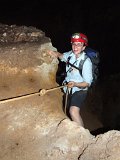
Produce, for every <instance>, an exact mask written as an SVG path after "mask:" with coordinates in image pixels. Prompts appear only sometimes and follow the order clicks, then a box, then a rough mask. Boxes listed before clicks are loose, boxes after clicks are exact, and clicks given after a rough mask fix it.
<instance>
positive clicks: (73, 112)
mask: <svg viewBox="0 0 120 160" xmlns="http://www.w3.org/2000/svg"><path fill="white" fill-rule="evenodd" d="M79 112H80V109H79V108H78V107H75V106H72V107H70V110H69V113H70V115H71V116H72V117H75V116H76V115H77V114H79Z"/></svg>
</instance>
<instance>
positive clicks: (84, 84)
mask: <svg viewBox="0 0 120 160" xmlns="http://www.w3.org/2000/svg"><path fill="white" fill-rule="evenodd" d="M68 87H69V88H72V87H78V88H85V87H89V83H87V82H73V81H72V82H69V83H68Z"/></svg>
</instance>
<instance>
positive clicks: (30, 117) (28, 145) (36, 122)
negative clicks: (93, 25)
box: [0, 24, 120, 160]
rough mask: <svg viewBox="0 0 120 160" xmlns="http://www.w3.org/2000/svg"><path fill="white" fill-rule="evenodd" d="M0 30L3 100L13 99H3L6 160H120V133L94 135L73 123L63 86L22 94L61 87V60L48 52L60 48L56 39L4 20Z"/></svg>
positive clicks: (0, 150) (1, 145) (1, 149)
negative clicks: (64, 101) (54, 43)
mask: <svg viewBox="0 0 120 160" xmlns="http://www.w3.org/2000/svg"><path fill="white" fill-rule="evenodd" d="M0 34H1V40H0V77H1V79H0V91H1V92H0V99H1V100H3V99H4V100H5V99H7V100H8V102H7V101H0V122H1V123H0V160H33V159H34V160H57V159H59V160H78V159H79V160H90V159H91V160H97V159H100V158H101V159H105V160H106V159H109V160H111V159H112V158H113V159H114V160H117V159H119V155H120V151H119V149H118V147H119V144H120V143H119V139H120V133H119V132H117V131H110V132H108V133H106V134H105V135H98V136H97V137H94V136H93V135H91V134H90V132H89V130H87V129H84V128H82V127H80V126H78V125H77V124H76V123H75V122H72V121H71V120H70V119H69V118H68V117H67V116H66V115H65V114H64V112H63V109H62V95H63V93H62V92H61V90H60V89H57V90H54V91H50V92H48V93H46V94H44V95H43V96H41V95H39V94H37V95H32V96H30V97H25V98H21V97H20V96H21V95H26V94H30V93H31V94H32V93H39V90H40V89H51V88H54V87H57V86H58V84H57V83H56V71H57V67H58V60H57V59H53V58H51V57H50V56H49V55H48V54H47V50H48V49H52V50H56V49H55V48H54V47H53V46H52V44H51V41H50V39H49V38H47V37H46V36H45V34H44V33H43V32H42V31H40V30H38V29H36V28H33V27H32V28H31V27H30V28H29V27H25V26H22V27H18V26H15V25H13V26H8V25H2V24H1V25H0ZM12 97H19V98H18V99H15V98H13V99H12V100H11V101H9V98H12ZM4 102H5V103H4ZM112 146H114V147H112ZM95 153H96V155H95ZM116 153H117V155H116Z"/></svg>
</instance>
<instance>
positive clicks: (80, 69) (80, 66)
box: [79, 54, 88, 76]
mask: <svg viewBox="0 0 120 160" xmlns="http://www.w3.org/2000/svg"><path fill="white" fill-rule="evenodd" d="M87 58H88V56H87V55H86V54H85V58H84V59H83V60H81V61H80V63H79V72H80V75H81V76H82V68H83V64H84V62H85V61H86V59H87Z"/></svg>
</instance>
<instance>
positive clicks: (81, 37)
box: [71, 33, 88, 46]
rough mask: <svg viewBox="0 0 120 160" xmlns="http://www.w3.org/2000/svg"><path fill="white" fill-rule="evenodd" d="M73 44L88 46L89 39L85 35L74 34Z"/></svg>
mask: <svg viewBox="0 0 120 160" xmlns="http://www.w3.org/2000/svg"><path fill="white" fill-rule="evenodd" d="M73 42H83V43H84V44H85V45H86V46H88V38H87V36H86V35H85V34H83V33H74V34H73V35H72V37H71V43H73Z"/></svg>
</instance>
